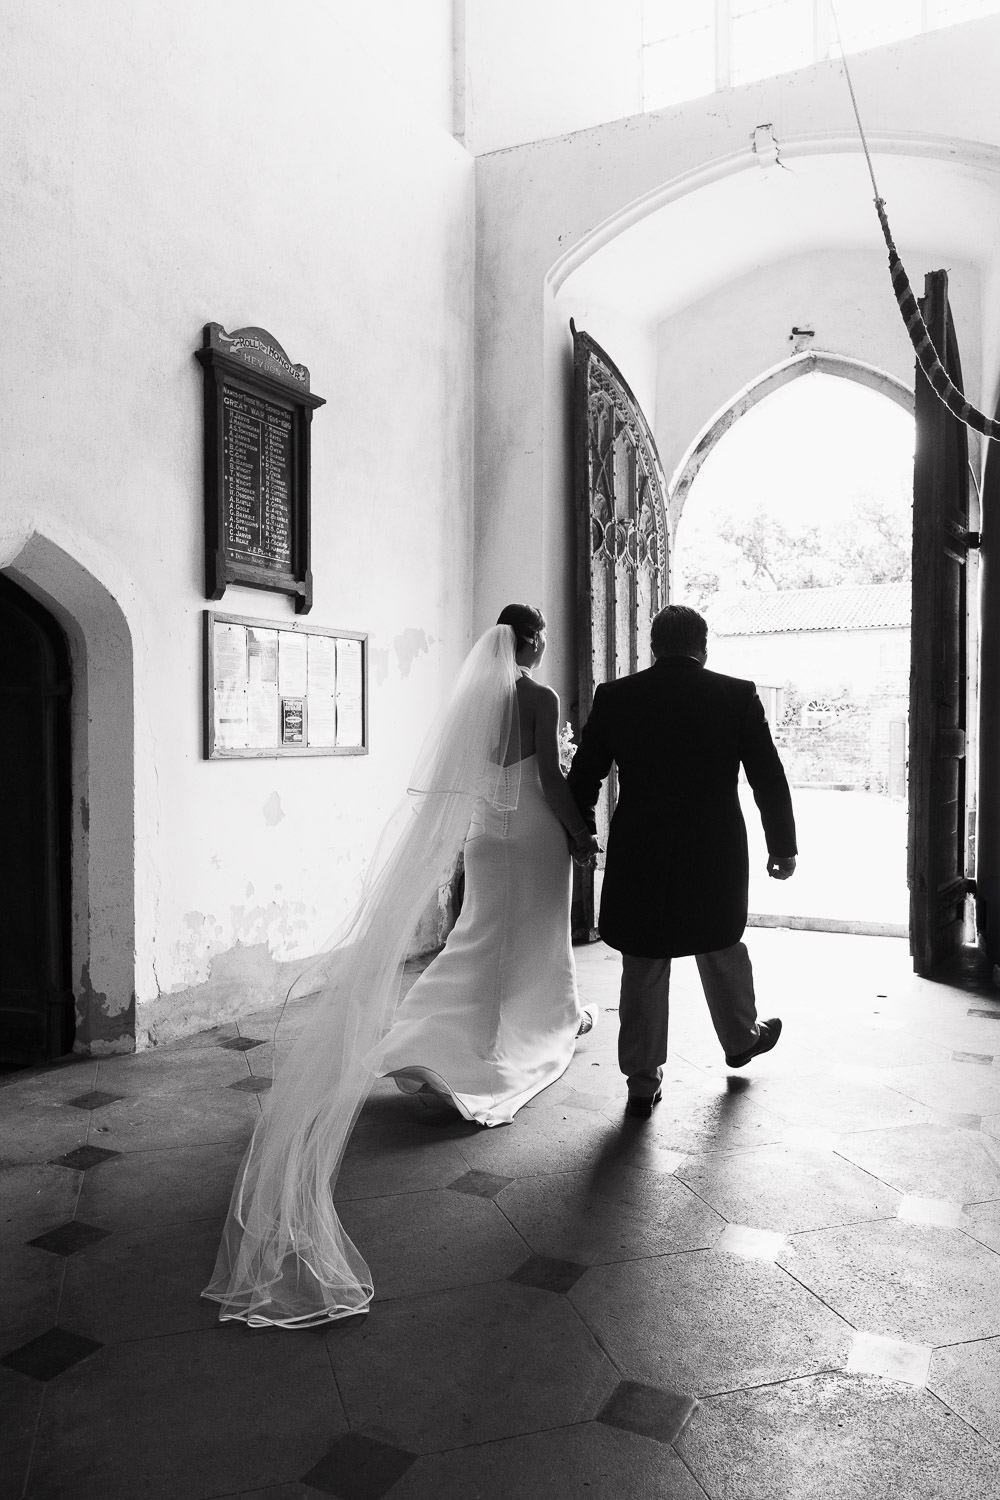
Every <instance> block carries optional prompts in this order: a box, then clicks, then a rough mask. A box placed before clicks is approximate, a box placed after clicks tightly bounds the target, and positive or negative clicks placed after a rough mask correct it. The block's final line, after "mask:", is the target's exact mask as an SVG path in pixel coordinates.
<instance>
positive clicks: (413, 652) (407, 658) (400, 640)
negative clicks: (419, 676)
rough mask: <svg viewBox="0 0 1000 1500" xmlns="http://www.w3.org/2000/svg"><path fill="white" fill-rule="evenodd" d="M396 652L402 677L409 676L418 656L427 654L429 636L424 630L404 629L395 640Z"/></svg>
mask: <svg viewBox="0 0 1000 1500" xmlns="http://www.w3.org/2000/svg"><path fill="white" fill-rule="evenodd" d="M392 644H393V647H394V649H395V652H396V661H397V662H398V663H399V674H400V676H401V677H409V675H410V668H411V667H412V666H413V663H414V661H415V660H416V658H417V657H418V656H422V655H426V654H427V649H428V647H427V636H426V635H425V633H424V632H423V631H422V630H413V629H410V630H404V631H403V633H402V635H397V636H396V637H395V639H394V640H393V643H392Z"/></svg>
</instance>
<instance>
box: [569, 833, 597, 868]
mask: <svg viewBox="0 0 1000 1500" xmlns="http://www.w3.org/2000/svg"><path fill="white" fill-rule="evenodd" d="M602 852H603V851H602V849H601V846H600V844H599V843H598V842H597V835H596V834H594V833H588V834H587V836H586V838H585V839H584V838H581V839H572V840H571V841H570V853H571V854H572V856H573V860H574V862H575V863H576V864H578V865H579V866H580V867H581V868H582V869H584V870H586V869H588V868H593V866H594V865H596V863H597V856H598V855H599V854H601V853H602Z"/></svg>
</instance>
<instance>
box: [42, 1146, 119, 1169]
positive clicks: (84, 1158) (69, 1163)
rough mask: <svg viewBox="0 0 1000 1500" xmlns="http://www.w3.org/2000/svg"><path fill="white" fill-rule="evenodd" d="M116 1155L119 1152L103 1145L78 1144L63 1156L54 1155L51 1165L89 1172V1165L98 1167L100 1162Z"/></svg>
mask: <svg viewBox="0 0 1000 1500" xmlns="http://www.w3.org/2000/svg"><path fill="white" fill-rule="evenodd" d="M118 1155H120V1152H118V1151H108V1150H107V1149H106V1148H105V1147H103V1146H79V1147H78V1148H77V1150H75V1151H69V1152H67V1153H66V1155H65V1156H57V1157H55V1158H54V1159H53V1161H52V1166H54V1167H72V1169H73V1171H74V1172H89V1171H90V1169H91V1167H99V1166H100V1165H101V1163H102V1162H104V1161H110V1160H111V1158H112V1157H113V1156H118Z"/></svg>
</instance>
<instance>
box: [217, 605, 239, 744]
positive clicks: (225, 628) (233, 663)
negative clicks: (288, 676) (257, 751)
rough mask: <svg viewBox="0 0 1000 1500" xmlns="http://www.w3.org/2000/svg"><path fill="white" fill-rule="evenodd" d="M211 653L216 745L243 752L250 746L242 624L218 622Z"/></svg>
mask: <svg viewBox="0 0 1000 1500" xmlns="http://www.w3.org/2000/svg"><path fill="white" fill-rule="evenodd" d="M212 653H213V662H212V668H213V680H214V683H215V692H214V694H213V697H214V700H215V701H214V703H213V705H212V708H213V713H214V716H215V743H216V745H217V746H218V747H219V749H220V750H243V749H245V748H246V744H247V633H246V631H245V630H244V629H243V627H242V626H241V625H225V624H221V623H219V622H218V621H217V622H216V625H215V629H214V631H213V632H212Z"/></svg>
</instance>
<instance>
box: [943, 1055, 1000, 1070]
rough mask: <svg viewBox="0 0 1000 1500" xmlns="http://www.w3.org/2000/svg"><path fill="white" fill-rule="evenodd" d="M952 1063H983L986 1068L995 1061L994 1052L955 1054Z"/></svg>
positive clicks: (952, 1056)
mask: <svg viewBox="0 0 1000 1500" xmlns="http://www.w3.org/2000/svg"><path fill="white" fill-rule="evenodd" d="M951 1060H952V1062H959V1063H982V1064H983V1066H984V1067H986V1066H988V1065H989V1064H990V1063H991V1062H992V1061H993V1054H992V1052H953V1053H952V1054H951Z"/></svg>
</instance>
